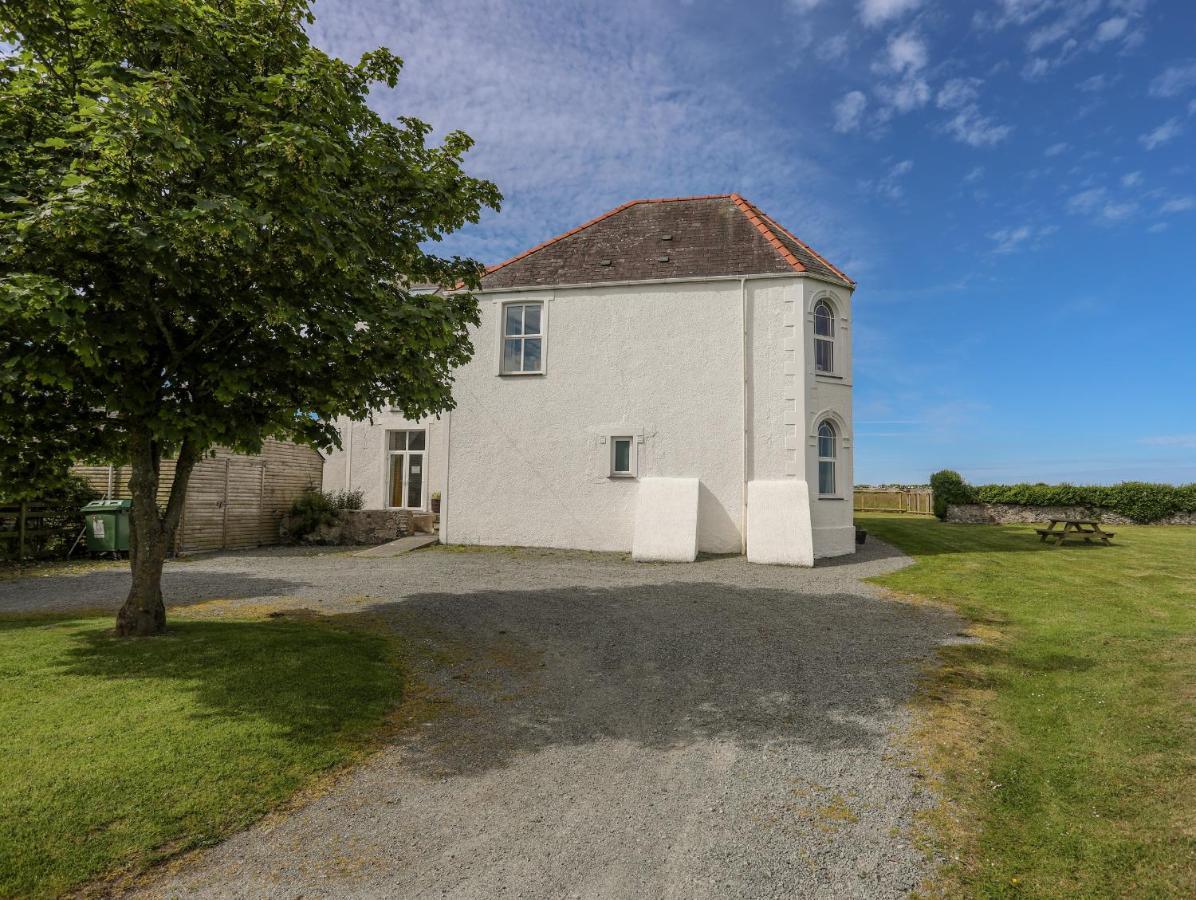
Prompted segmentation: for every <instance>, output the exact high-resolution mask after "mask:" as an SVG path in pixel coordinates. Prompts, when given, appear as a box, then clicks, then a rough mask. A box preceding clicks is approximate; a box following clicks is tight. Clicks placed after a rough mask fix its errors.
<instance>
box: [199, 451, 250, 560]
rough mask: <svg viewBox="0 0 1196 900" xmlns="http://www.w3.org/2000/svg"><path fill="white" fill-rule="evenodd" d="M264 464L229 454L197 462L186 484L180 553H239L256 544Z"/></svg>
mask: <svg viewBox="0 0 1196 900" xmlns="http://www.w3.org/2000/svg"><path fill="white" fill-rule="evenodd" d="M265 475H266V465H265V463H264V462H263V461H262V460H260V459H253V458H246V457H235V456H229V457H225V458H223V459H220V458H217V459H205V460H202V461H200V462H199V463H198V464H197V465H196V466H195V469H194V471H193V472H192V473H191V481H190V483H189V484H188V486H187V505H186V508H185V510H184V512H183V527H182V538H181V540H180V546H179V549H180V550H182V551H183V552H184V553H190V552H194V551H196V550H238V549H242V548H245V547H256V546H258V545H259V544H261V543H262V542H263V541H262V537H263V530H262V518H263V515H262V494H263V492H264V490H265Z"/></svg>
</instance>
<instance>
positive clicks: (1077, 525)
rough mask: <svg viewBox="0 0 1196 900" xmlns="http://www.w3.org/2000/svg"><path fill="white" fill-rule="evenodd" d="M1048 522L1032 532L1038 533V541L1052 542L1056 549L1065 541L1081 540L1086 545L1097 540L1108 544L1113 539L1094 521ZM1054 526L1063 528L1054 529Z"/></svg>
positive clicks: (1111, 535) (1109, 533) (1053, 520)
mask: <svg viewBox="0 0 1196 900" xmlns="http://www.w3.org/2000/svg"><path fill="white" fill-rule="evenodd" d="M1050 522H1051V524H1050V525H1048V526H1047V527H1046V528H1035V529H1034V530H1035V531H1037V532H1038V539H1039V540H1040V541H1043V542H1046V541H1048V540H1053V541H1054V542H1055V546H1056V547H1059V546H1061V545H1062V544H1063V542H1064V541H1067V540H1083V541H1085V542H1086V543H1091V542H1092V541H1093V540H1098V541H1100V542H1101V543H1102V544H1108V543H1109V541H1111V540H1112V539H1113V537H1114V532H1112V531H1104V530H1102V529H1101V527H1100V522H1098V521H1096V520H1095V519H1051V520H1050ZM1056 525H1062V526H1063V527H1062V528H1056V527H1055V526H1056Z"/></svg>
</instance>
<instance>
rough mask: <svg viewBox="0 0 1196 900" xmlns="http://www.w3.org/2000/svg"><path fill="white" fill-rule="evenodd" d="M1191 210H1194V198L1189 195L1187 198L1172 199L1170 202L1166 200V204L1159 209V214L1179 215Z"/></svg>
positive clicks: (1195, 203) (1195, 202) (1195, 201)
mask: <svg viewBox="0 0 1196 900" xmlns="http://www.w3.org/2000/svg"><path fill="white" fill-rule="evenodd" d="M1192 209H1196V197H1192V196H1190V195H1189V196H1185V197H1172V198H1171V199H1170V200H1168V201H1167V202H1166V203H1164V204H1163V205H1162V206H1161V207H1159V212H1161V213H1181V212H1188V211H1189V210H1192Z"/></svg>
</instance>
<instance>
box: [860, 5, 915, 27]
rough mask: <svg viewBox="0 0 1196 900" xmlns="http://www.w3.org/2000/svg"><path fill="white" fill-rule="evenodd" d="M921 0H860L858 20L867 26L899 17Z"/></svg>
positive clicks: (881, 23)
mask: <svg viewBox="0 0 1196 900" xmlns="http://www.w3.org/2000/svg"><path fill="white" fill-rule="evenodd" d="M922 2H923V0H860V3H859V14H860V21H862V22H863V23H864V24H865V25H867V26H869V27H873V26H876V25H883V24H885V23H886V22H889V21H891V20H893V19H897V18H900V17H901V16H903V15H905V14H906V13H908V12H911V11H912V10H915V9H917V8H918V7H919V6H921V5H922Z"/></svg>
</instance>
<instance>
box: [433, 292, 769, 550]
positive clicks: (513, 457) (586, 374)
mask: <svg viewBox="0 0 1196 900" xmlns="http://www.w3.org/2000/svg"><path fill="white" fill-rule="evenodd" d="M789 280H792V279H789ZM480 299H481V320H482V321H481V327H480V328H479V329H478V331H477V333H476V334H475V336H474V344H475V346H476V347H477V350H478V352H477V355H476V357H475V358H474V360H473V361H472V362H471V363H470V364H469V365H467V366H465V367H464V368H463V369H461V370H460V371H459V372H458V373H457V380H456V385H455V388H454V396H455V397H456V399H457V404H458V408H457V409H456V410H455V411H454V413H453V419H452V439H451V441H452V463H451V469H450V472H449V482H448V496H449V503H450V512H449V515H448V523H447V529H446V530H445V532H444V533H443V535H442V537H443V538H444V539H445V540H447V541H448V542H452V543H479V544H527V545H534V546H547V547H575V548H582V549H591V550H622V551H628V550H630V549H631V543H632V535H633V531H634V514H635V498H636V492H637V487H638V481H637V480H636V479H626V478H611V477H609V476H610V472H609V444H608V443H607V442H608V440H609V438H610V436H612V435H634V436H635V437H636V439H637V443H636V444H635V448H636V450H637V454H638V471H639V475H640V476H641V477H675V478H698V479H699V480H700V481H701V491H700V497H699V517H698V546H699V549H701V550H703V551H709V552H716V553H728V552H737V551H738V550H739V549H740V532H739V520H740V508H741V504H742V499H743V498H742V475H743V473H742V443H741V440H742V438H741V431H742V390H743V388H742V371H743V370H742V337H741V335H742V331H741V326H740V309H741V288H740V282H739V281H738V280H726V281H707V282H690V283H673V284H642V285H633V286H603V287H589V288H573V289H557V290H553V291H528V292H523V293H519V292H513V293H502V294H483V295H482V297H481V298H480ZM512 300H543V301H544V302H545V304H546V307H547V309H548V316H547V319H548V324H547V341H546V345H545V351H544V357H545V374H543V375H534V376H519V375H513V376H504V375H499V374H497V372H498V364H497V353H498V343H499V333H498V328H499V324H498V323H499V313H498V310H499V309H500V307H501V304H502V303H504V302H510V301H512Z"/></svg>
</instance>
